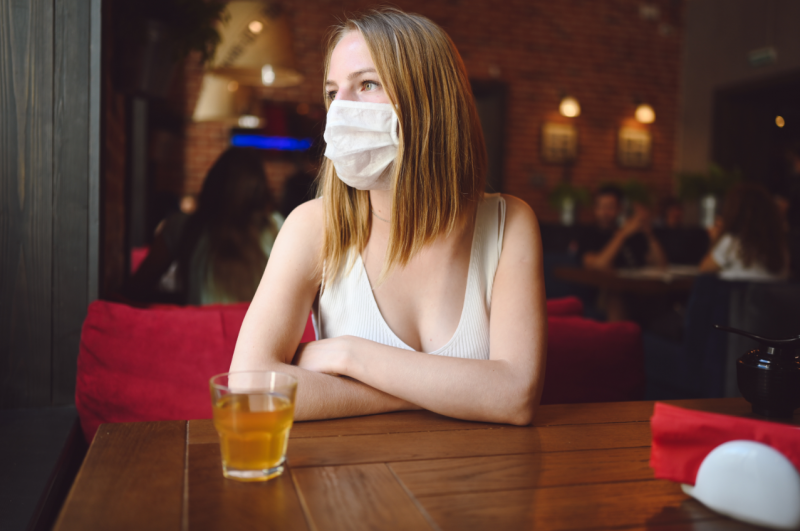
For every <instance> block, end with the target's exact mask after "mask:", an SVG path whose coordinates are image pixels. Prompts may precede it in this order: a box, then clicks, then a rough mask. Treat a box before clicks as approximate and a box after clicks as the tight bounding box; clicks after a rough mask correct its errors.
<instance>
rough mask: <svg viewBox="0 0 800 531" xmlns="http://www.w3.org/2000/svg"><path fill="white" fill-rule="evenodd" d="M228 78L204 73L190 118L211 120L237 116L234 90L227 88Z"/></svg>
mask: <svg viewBox="0 0 800 531" xmlns="http://www.w3.org/2000/svg"><path fill="white" fill-rule="evenodd" d="M232 82H233V83H235V81H231V80H230V79H226V78H224V77H219V76H215V75H214V74H205V75H204V76H203V85H202V87H201V89H200V96H199V98H198V99H197V105H195V108H194V115H192V120H194V121H195V122H206V121H212V120H221V121H226V120H234V119H236V117H237V114H236V105H235V100H234V93H233V92H234V91H231V90H230V89H229V86H230V83H232ZM231 88H232V87H231Z"/></svg>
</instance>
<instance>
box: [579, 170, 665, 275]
mask: <svg viewBox="0 0 800 531" xmlns="http://www.w3.org/2000/svg"><path fill="white" fill-rule="evenodd" d="M622 197H623V193H622V190H621V189H620V188H619V187H618V186H614V185H607V186H603V187H601V188H600V189H599V190H598V191H597V193H596V194H595V199H594V218H595V221H594V225H593V226H591V227H586V228H585V229H584V230H583V231H582V232H581V235H580V238H579V241H578V255H579V257H580V260H581V264H582V265H583V267H585V268H587V269H611V268H626V267H643V266H645V265H653V266H659V267H663V266H666V265H667V259H666V257H665V255H664V250H663V249H662V248H661V244H660V243H659V242H658V240H657V239H656V237H655V236H654V235H653V230H652V222H651V215H650V211H649V210H648V209H647V208H646V207H645V206H644V205H640V204H638V203H637V204H634V206H633V215H632V216H631V217H630V218H628V219H627V221H625V223H623V224H622V225H621V226H620V225H619V222H618V219H619V216H620V214H621V213H622Z"/></svg>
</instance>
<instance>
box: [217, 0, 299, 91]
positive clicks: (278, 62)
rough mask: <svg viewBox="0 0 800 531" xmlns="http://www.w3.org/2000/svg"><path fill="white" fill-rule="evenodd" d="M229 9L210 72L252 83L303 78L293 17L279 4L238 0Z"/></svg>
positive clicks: (283, 83) (296, 81) (281, 84)
mask: <svg viewBox="0 0 800 531" xmlns="http://www.w3.org/2000/svg"><path fill="white" fill-rule="evenodd" d="M226 11H227V15H228V21H227V22H226V23H225V24H223V25H222V26H221V27H220V28H219V30H220V36H221V37H222V40H221V42H220V43H219V46H217V51H216V53H215V54H214V58H213V59H212V60H211V61H210V62H209V64H208V67H207V69H208V72H210V73H212V74H215V75H218V76H222V77H227V78H229V79H233V80H235V81H237V82H238V83H240V84H242V85H249V86H267V87H290V86H293V85H297V84H299V83H300V82H301V81H302V80H303V76H302V75H301V74H300V73H299V72H298V71H297V69H296V68H295V58H294V51H293V49H292V32H291V28H290V27H289V19H288V17H287V15H286V13H285V11H284V10H283V9H282V8H281V7H280V6H279V4H277V3H273V2H268V1H257V0H250V1H247V0H234V1H232V2H229V3H228V6H227V8H226Z"/></svg>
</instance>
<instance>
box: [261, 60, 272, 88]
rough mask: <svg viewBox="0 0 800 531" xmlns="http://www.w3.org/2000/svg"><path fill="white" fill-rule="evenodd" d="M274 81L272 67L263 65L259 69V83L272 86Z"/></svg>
mask: <svg viewBox="0 0 800 531" xmlns="http://www.w3.org/2000/svg"><path fill="white" fill-rule="evenodd" d="M274 81H275V70H274V69H273V68H272V65H264V66H262V67H261V83H262V84H264V85H272V83H273V82H274Z"/></svg>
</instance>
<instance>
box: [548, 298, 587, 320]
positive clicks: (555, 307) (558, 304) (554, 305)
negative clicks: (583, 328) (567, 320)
mask: <svg viewBox="0 0 800 531" xmlns="http://www.w3.org/2000/svg"><path fill="white" fill-rule="evenodd" d="M547 315H548V316H549V317H555V316H567V315H575V316H581V315H583V302H582V301H581V300H580V299H579V298H578V297H563V298H561V299H547Z"/></svg>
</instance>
